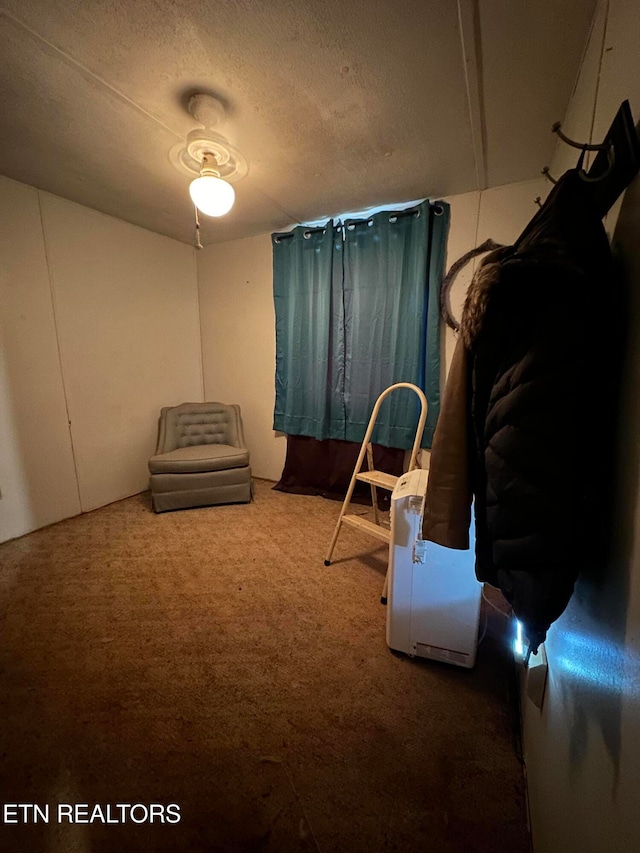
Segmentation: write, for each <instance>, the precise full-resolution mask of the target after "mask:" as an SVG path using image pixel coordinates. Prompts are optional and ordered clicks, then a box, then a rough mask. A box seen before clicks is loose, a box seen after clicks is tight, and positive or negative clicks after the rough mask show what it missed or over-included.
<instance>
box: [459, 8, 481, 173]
mask: <svg viewBox="0 0 640 853" xmlns="http://www.w3.org/2000/svg"><path fill="white" fill-rule="evenodd" d="M476 10H477V7H476V0H458V26H459V29H460V47H461V49H462V67H463V72H464V82H465V87H466V91H467V106H468V109H469V123H470V125H471V144H472V147H473V158H474V162H475V169H476V181H477V186H478V189H479V190H484V189H486V187H487V175H486V167H485V146H484V139H483V136H484V134H483V120H482V115H483V107H482V92H481V90H480V70H479V64H478V53H477V50H476V37H477V34H476V21H477V15H476Z"/></svg>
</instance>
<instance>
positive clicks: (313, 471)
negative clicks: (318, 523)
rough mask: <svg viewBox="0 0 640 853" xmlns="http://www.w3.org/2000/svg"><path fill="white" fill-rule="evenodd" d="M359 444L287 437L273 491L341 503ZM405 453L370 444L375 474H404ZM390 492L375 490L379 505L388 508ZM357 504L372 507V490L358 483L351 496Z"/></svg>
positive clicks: (366, 485)
mask: <svg viewBox="0 0 640 853" xmlns="http://www.w3.org/2000/svg"><path fill="white" fill-rule="evenodd" d="M359 451H360V444H358V443H356V442H353V441H341V440H339V439H335V438H328V439H325V440H324V441H318V440H317V439H315V438H311V437H309V436H304V435H288V436H287V458H286V460H285V463H284V470H283V471H282V476H281V478H280V482H278V483H276V485H275V486H274V489H277V490H278V491H280V492H291V493H292V494H295V495H321V496H322V497H324V498H330V499H331V500H340V501H341V500H344V496H345V494H346V492H347V489H348V487H349V481H350V480H351V476H352V474H353V469H354V468H355V466H356V460H357V458H358V452H359ZM403 462H404V450H398V449H397V448H394V447H382V446H381V445H378V444H374V445H373V463H374V467H375V469H376V470H377V471H386V472H387V473H388V474H394V475H395V476H396V477H399V476H400V475H401V474H402V473H403ZM364 470H366V464H365V466H364ZM390 496H391V495H390V492H388V491H386V490H385V489H378V506H379V507H380V508H381V509H388V508H389V499H390ZM353 500H354V501H355V502H356V503H363V504H364V503H368V504H371V488H370V487H369V485H368V484H367V483H358V484H357V485H356V489H355V492H354V495H353Z"/></svg>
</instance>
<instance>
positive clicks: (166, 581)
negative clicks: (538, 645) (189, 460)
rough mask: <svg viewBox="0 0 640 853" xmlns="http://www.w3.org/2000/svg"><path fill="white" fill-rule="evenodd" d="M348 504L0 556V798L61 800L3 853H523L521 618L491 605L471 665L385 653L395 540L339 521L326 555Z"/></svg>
mask: <svg viewBox="0 0 640 853" xmlns="http://www.w3.org/2000/svg"><path fill="white" fill-rule="evenodd" d="M338 510H339V504H336V503H333V502H330V501H324V500H323V499H321V498H316V497H303V496H297V495H288V494H283V493H280V492H275V491H272V489H271V484H270V483H266V482H261V481H257V482H256V484H255V500H254V502H253V503H251V504H250V505H237V506H226V507H210V508H206V509H198V510H189V511H182V512H175V513H166V514H163V515H155V514H153V513H152V512H151V511H150V502H149V496H148V494H143V495H139V496H137V497H133V498H129V499H128V500H125V501H121V502H119V503H116V504H112V505H110V506H107V507H104V508H102V509H99V510H96V511H95V512H92V513H89V514H87V515H83V516H79V517H77V518H73V519H70V520H68V521H64V522H61V523H59V524H56V525H53V526H51V527H49V528H46V529H44V530H41V531H37V532H35V533H32V534H29V535H28V536H25V537H23V538H21V539H18V540H14V541H13V542H8V543H5V544H4V545H0V617H1V623H0V630H1V647H0V721H1V730H0V772H1V780H0V786H1V790H0V795H1V799H0V803H1V804H5V805H6V804H9V805H12V804H20V803H23V804H31V803H37V804H38V805H39V806H40V807H41V809H42V810H43V812H44V810H45V806H46V805H47V804H48V806H49V809H50V813H49V822H48V823H45V822H43V820H42V819H41V818H40V819H39V820H38V822H36V823H33V822H32V821H33V814H32V813H31V811H30V810H28V809H27V810H23V811H17V812H16V810H11V809H10V810H9V812H8V815H9V817H11V816H14V817H15V815H16V814H18V815H19V823H17V824H7V823H4V824H2V822H1V818H2V815H0V850H2V851H11V853H13V851H16V853H18V851H19V853H31V851H37V852H38V853H40V851H46V853H52V851H53V853H68V851H69V853H72V851H105V853H106V851H129V850H131V851H142V850H149V851H183V850H184V851H191V850H193V851H221V853H222V851H225V852H226V851H230V853H231V851H232V853H249V851H283V853H289V851H322V853H342V851H345V853H359V851H363V853H364V851H367V853H369V851H374V853H375V851H405V853H413V851H415V853H422V851H434V853H440V852H441V851H442V853H446V851H465V853H489V851H491V853H495V851H508V853H521V851H522V853H525V851H528V844H529V842H528V834H527V829H526V815H525V800H524V784H523V776H522V768H521V764H520V762H519V760H518V757H517V738H516V737H515V736H514V731H515V729H516V728H517V724H516V723H514V719H515V715H516V712H515V710H514V709H515V707H516V703H515V701H514V698H513V690H514V687H513V681H512V675H513V673H512V668H511V661H510V657H509V654H508V652H507V651H506V644H507V641H506V638H505V631H506V621H507V620H506V619H504V618H503V617H502V616H501V615H500V614H499V613H497V612H496V611H495V610H493V609H491V608H487V607H486V605H483V621H484V620H486V633H485V637H484V640H483V642H482V644H481V646H480V648H479V651H478V662H477V664H476V667H475V669H474V670H472V671H468V670H463V669H457V668H455V667H451V666H447V665H444V664H437V663H432V662H428V661H420V660H411V659H409V658H407V657H405V656H398V655H395V654H392V653H390V652H389V650H388V648H387V646H386V644H385V609H384V607H382V606H381V604H380V592H381V587H382V581H383V577H384V571H385V568H386V554H385V546H384V545H383V544H382V543H379V544H378V543H377V542H376V541H375V540H372V539H371V538H370V537H367V536H366V535H363V534H361V533H359V532H358V531H355V530H348V529H345V531H344V533H343V534H341V538H340V540H339V542H338V546H337V549H336V552H335V555H334V556H335V562H334V563H333V564H332V565H331V566H330V567H329V568H326V567H325V566H324V565H323V556H324V552H325V550H326V547H327V544H328V542H329V539H330V537H331V532H332V529H333V525H334V523H335V520H336V518H337V514H338ZM503 606H504V605H503ZM60 803H62V804H72V805H73V804H87V805H88V811H85V812H84V813H83V812H82V811H80V813H79V817H80V818H82V817H83V816H84V818H85V820H88V818H89V816H90V815H91V811H92V809H93V806H94V805H95V804H98V805H100V806H101V807H102V810H103V811H102V814H103V816H104V819H106V818H107V814H106V804H111V805H112V808H113V807H114V806H116V805H118V804H129V805H135V804H141V806H146V810H147V811H148V810H149V806H150V804H158V805H163V806H166V805H167V804H170V803H174V804H177V805H178V806H179V810H180V818H181V819H180V822H179V823H175V824H169V823H166V822H165V823H162V822H159V816H158V814H159V813H158V810H157V809H156V816H155V819H154V822H153V823H149V822H148V820H147V821H146V822H141V823H136V822H135V821H134V820H132V817H135V818H136V820H140V821H142V820H144V817H145V809H143V808H142V807H140V808H138V809H137V810H134V811H133V812H130V811H127V810H126V809H125V810H121V811H120V812H114V811H112V813H111V820H118V819H119V815H120V814H122V813H124V815H125V822H124V823H122V822H120V823H110V824H106V823H103V822H102V821H101V819H100V815H96V816H95V819H94V820H93V822H90V823H87V822H85V823H75V822H74V823H70V822H69V821H68V819H66V818H65V819H63V821H62V822H61V823H59V822H58V821H57V811H56V810H57V808H58V804H60ZM25 818H26V819H27V820H28V821H29V822H28V823H25V822H24V820H25Z"/></svg>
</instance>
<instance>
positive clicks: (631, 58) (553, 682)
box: [522, 0, 640, 853]
mask: <svg viewBox="0 0 640 853" xmlns="http://www.w3.org/2000/svg"><path fill="white" fill-rule="evenodd" d="M639 44H640V15H638V9H637V4H634V3H633V2H631V0H610V3H606V2H603V3H601V4H600V7H599V10H598V15H597V17H596V22H595V25H594V28H593V31H592V35H591V40H590V43H589V46H588V49H587V52H586V54H585V62H584V65H583V69H582V73H581V75H580V80H579V82H578V86H577V88H576V91H575V93H574V98H573V101H572V104H571V107H570V109H569V112H568V115H567V117H566V119H565V122H564V127H565V128H566V132H567V133H568V134H569V135H572V136H574V137H576V138H580V139H588V138H589V136H590V134H591V129H592V127H593V141H601V139H602V137H603V135H604V133H605V132H606V129H607V128H608V126H609V124H610V123H611V120H612V119H613V116H614V115H615V113H616V111H617V109H618V107H619V105H620V102H621V101H622V100H624V99H625V98H629V100H630V102H631V108H632V111H633V114H634V117H635V119H636V121H637V120H638V119H640V52H639V51H638V45H639ZM603 48H604V50H603ZM601 57H602V61H601ZM575 160H576V155H575V152H571V151H567V149H566V148H565V147H564V146H562V147H561V146H559V147H558V152H557V155H556V158H555V159H554V163H553V170H554V172H555V173H556V174H558V175H559V174H560V173H561V172H562V171H563V169H564V168H567V167H569V166H571V165H574V164H575ZM618 213H619V217H618ZM616 222H617V225H616ZM614 226H615V227H616V231H615V238H614V243H615V248H616V254H617V255H618V256H619V257H620V259H621V261H622V266H623V269H624V272H625V278H626V280H627V284H628V287H629V293H630V303H629V310H628V312H625V313H627V314H628V317H629V323H630V342H629V349H628V354H627V365H626V368H625V376H624V394H623V397H624V402H623V407H622V417H621V423H622V427H621V431H620V435H619V441H618V447H617V453H618V457H619V464H618V476H617V490H616V491H617V494H616V502H615V503H616V511H615V517H616V528H615V542H614V549H613V557H612V559H611V561H610V563H609V565H607V566H603V567H602V571H601V574H600V576H598V577H582V578H581V579H580V580H579V582H578V584H577V587H576V591H575V594H574V596H573V599H572V601H571V602H570V604H569V607H568V608H567V611H566V612H565V613H564V614H563V616H562V617H561V618H560V619H559V620H558V622H557V623H555V625H553V626H552V627H551V630H550V632H549V636H548V639H547V642H546V644H545V645H546V651H547V656H548V662H549V678H548V684H547V690H546V696H545V702H544V705H543V708H542V711H539V710H538V708H536V707H535V706H534V705H533V704H532V702H531V701H530V700H529V699H528V698H526V697H523V699H522V713H523V730H524V749H525V758H526V765H527V777H528V785H529V798H530V810H531V822H532V829H533V846H534V852H535V853H561V852H562V853H602V851H605V850H606V851H609V850H611V851H616V853H636V851H638V850H640V809H639V808H638V803H639V802H640V800H639V796H640V494H639V489H638V484H639V470H640V344H639V343H638V340H637V329H638V327H640V180H638V178H636V179H635V181H634V182H633V184H632V185H631V187H630V188H629V190H628V191H627V193H626V195H625V198H624V203H623V204H622V209H621V210H620V208H619V206H616V208H615V209H614V210H612V212H611V213H610V215H609V216H608V217H607V230H608V231H610V232H611V231H613V229H614ZM606 298H607V289H606V282H603V299H606ZM596 392H597V389H594V397H593V399H592V400H591V401H587V407H586V411H587V415H588V419H587V422H586V423H585V429H591V430H593V447H594V453H597V452H598V441H597V423H598V419H597V412H598V407H599V406H601V405H605V406H606V405H611V401H610V400H609V399H607V398H606V396H605V397H604V399H601V398H598V396H597V393H596ZM589 413H592V415H593V416H592V417H591V416H589Z"/></svg>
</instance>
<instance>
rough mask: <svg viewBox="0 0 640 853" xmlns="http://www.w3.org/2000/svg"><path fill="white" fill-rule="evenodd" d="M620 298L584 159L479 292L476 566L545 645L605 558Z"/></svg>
mask: <svg viewBox="0 0 640 853" xmlns="http://www.w3.org/2000/svg"><path fill="white" fill-rule="evenodd" d="M615 310H616V296H615V286H614V279H613V275H612V260H611V252H610V248H609V242H608V240H607V236H606V233H605V231H604V228H603V226H602V223H601V221H600V220H599V219H598V217H597V215H596V214H595V213H594V209H593V206H592V204H591V201H590V187H589V184H588V183H586V182H585V181H584V180H583V179H582V178H581V177H580V175H579V173H578V172H577V171H576V170H572V171H570V172H567V173H566V174H565V175H563V177H562V178H561V179H560V181H558V183H557V184H556V186H555V187H554V189H553V190H552V192H551V194H550V196H549V198H548V199H547V201H546V202H545V204H544V206H543V207H542V208H541V209H540V211H538V213H537V214H536V216H535V217H534V219H533V220H532V221H531V222H530V224H529V225H528V226H527V228H526V229H525V231H524V232H523V234H522V235H521V236H520V238H519V239H518V240H517V242H516V243H515V245H514V246H512V247H508V248H507V249H500V250H498V251H496V252H494V253H493V254H492V255H490V256H488V257H487V258H486V259H485V261H484V263H483V265H482V266H481V268H480V269H479V271H478V272H477V273H476V275H475V276H474V279H473V282H472V284H471V285H470V288H469V292H468V294H467V299H466V303H465V307H464V311H463V317H462V322H461V335H462V338H463V340H464V343H465V346H466V348H467V351H468V368H469V370H468V376H469V379H468V381H469V388H468V401H469V407H470V408H469V423H470V426H471V429H470V430H469V441H470V447H469V461H470V465H469V468H470V470H469V475H470V481H471V488H472V491H473V493H474V496H475V514H476V574H477V576H478V579H479V580H481V581H486V582H488V583H490V584H492V585H494V586H497V587H499V588H500V589H501V590H502V592H503V593H504V595H505V597H506V598H507V600H508V601H509V602H510V603H511V604H512V606H513V608H514V612H515V614H516V616H517V617H518V618H519V619H520V621H521V622H522V623H523V625H524V629H525V633H526V635H527V637H528V638H529V640H530V643H531V646H532V648H533V650H535V649H537V646H538V644H539V643H540V642H542V640H544V638H545V636H546V631H547V629H548V627H549V625H550V624H551V623H552V622H553V621H554V620H555V619H557V618H558V616H560V614H561V613H562V611H563V610H564V609H565V607H566V605H567V603H568V601H569V598H570V597H571V594H572V591H573V586H574V582H575V580H576V577H577V575H578V573H579V572H580V570H581V567H582V566H584V564H585V563H586V561H590V560H594V559H601V558H602V545H603V539H604V531H605V525H604V520H605V515H606V507H605V506H604V505H603V502H604V501H605V489H606V483H607V471H608V467H609V461H608V460H609V458H610V451H611V445H612V414H613V412H614V410H615V405H614V403H615V400H614V399H613V397H614V393H613V389H614V387H615V372H616V370H617V356H616V351H617V347H616V334H617V332H616V326H615Z"/></svg>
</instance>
